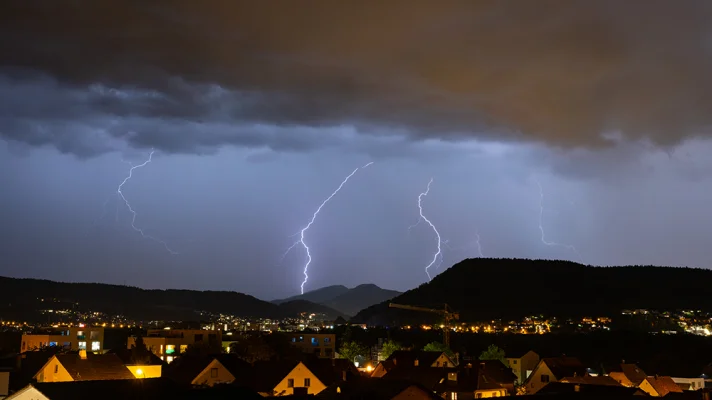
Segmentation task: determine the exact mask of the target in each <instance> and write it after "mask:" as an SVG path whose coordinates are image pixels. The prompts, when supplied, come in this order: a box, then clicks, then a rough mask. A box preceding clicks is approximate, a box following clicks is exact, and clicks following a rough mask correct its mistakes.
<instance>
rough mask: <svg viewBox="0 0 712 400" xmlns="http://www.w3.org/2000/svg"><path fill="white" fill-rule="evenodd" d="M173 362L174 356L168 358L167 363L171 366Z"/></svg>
mask: <svg viewBox="0 0 712 400" xmlns="http://www.w3.org/2000/svg"><path fill="white" fill-rule="evenodd" d="M171 361H173V357H172V356H167V357H166V362H167V363H169V364H170V363H171Z"/></svg>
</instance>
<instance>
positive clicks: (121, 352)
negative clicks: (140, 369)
mask: <svg viewBox="0 0 712 400" xmlns="http://www.w3.org/2000/svg"><path fill="white" fill-rule="evenodd" d="M106 354H116V356H117V357H119V359H121V362H123V363H124V365H136V364H134V360H133V351H132V350H131V349H123V348H121V349H112V350H109V351H108V352H106ZM146 357H147V358H148V363H145V364H141V365H164V364H165V363H164V362H163V360H161V359H160V358H158V356H157V355H155V354H153V353H151V352H150V351H146Z"/></svg>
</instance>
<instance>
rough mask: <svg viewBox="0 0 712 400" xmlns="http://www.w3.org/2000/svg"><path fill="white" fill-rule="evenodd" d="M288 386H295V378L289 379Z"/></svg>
mask: <svg viewBox="0 0 712 400" xmlns="http://www.w3.org/2000/svg"><path fill="white" fill-rule="evenodd" d="M287 387H290V388H293V387H294V379H291V378H290V379H287Z"/></svg>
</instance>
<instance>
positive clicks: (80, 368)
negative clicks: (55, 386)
mask: <svg viewBox="0 0 712 400" xmlns="http://www.w3.org/2000/svg"><path fill="white" fill-rule="evenodd" d="M86 356H87V357H86V359H82V358H81V357H80V356H79V354H58V355H57V356H56V357H57V360H58V361H59V362H60V363H61V364H62V366H63V367H64V368H65V369H66V370H67V372H69V375H71V376H72V378H73V379H74V380H75V381H98V380H113V379H135V377H134V376H133V374H132V373H131V371H129V370H128V368H126V366H125V365H124V363H123V362H122V361H121V359H120V358H119V357H118V356H117V355H116V354H93V353H88V354H87V355H86Z"/></svg>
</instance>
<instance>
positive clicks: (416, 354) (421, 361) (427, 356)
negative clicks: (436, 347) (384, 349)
mask: <svg viewBox="0 0 712 400" xmlns="http://www.w3.org/2000/svg"><path fill="white" fill-rule="evenodd" d="M443 354H445V353H443V352H442V351H425V350H396V351H394V352H393V353H392V354H391V356H390V357H388V358H387V359H386V361H390V362H392V363H393V364H394V365H395V366H397V367H400V366H402V365H411V366H414V365H415V360H418V365H419V366H427V367H429V366H431V365H433V364H434V363H435V361H437V359H438V358H439V357H440V356H442V355H443ZM448 358H449V357H448Z"/></svg>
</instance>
